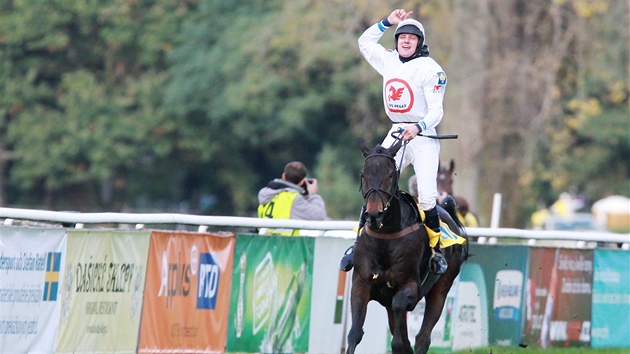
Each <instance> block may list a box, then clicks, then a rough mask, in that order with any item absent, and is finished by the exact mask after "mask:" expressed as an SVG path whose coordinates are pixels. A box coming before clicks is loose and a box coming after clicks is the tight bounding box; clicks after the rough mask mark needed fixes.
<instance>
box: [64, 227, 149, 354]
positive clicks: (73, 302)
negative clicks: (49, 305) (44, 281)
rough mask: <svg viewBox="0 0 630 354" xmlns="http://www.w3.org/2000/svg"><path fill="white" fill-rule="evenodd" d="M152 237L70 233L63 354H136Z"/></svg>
mask: <svg viewBox="0 0 630 354" xmlns="http://www.w3.org/2000/svg"><path fill="white" fill-rule="evenodd" d="M148 246H149V232H140V231H105V230H68V247H67V248H68V253H67V257H66V269H65V275H64V278H63V284H62V293H61V306H62V307H61V319H60V324H59V338H58V340H57V350H56V351H57V352H58V353H76V352H116V353H135V351H136V347H137V345H138V328H139V325H140V314H141V310H142V307H141V306H142V295H143V289H144V276H145V272H146V261H147V251H148Z"/></svg>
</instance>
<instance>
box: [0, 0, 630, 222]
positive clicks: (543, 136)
mask: <svg viewBox="0 0 630 354" xmlns="http://www.w3.org/2000/svg"><path fill="white" fill-rule="evenodd" d="M602 4H603V5H602ZM406 5H407V8H409V9H412V10H414V12H415V13H416V14H417V15H418V16H420V17H421V19H422V21H423V23H424V24H425V27H427V30H428V31H429V32H428V33H429V34H428V38H429V41H430V44H431V45H432V48H438V50H435V51H434V50H432V55H434V56H436V58H438V61H439V62H441V63H443V64H444V65H448V64H449V63H450V62H453V61H455V60H453V59H454V58H452V57H450V55H451V54H450V53H451V52H453V53H457V51H456V50H458V48H455V47H454V45H453V41H452V36H454V35H456V34H457V32H456V31H455V30H454V25H453V24H452V22H451V21H449V20H450V19H452V18H453V16H454V14H455V13H457V12H458V11H459V12H461V11H462V9H461V8H460V7H461V6H464V5H462V4H458V3H451V2H447V3H445V2H441V1H437V0H431V1H428V2H423V4H417V3H407V4H406ZM574 5H575V6H574ZM604 5H605V6H604ZM527 6H528V9H532V10H533V9H538V10H540V9H543V10H544V9H547V8H545V7H544V6H556V5H554V4H552V5H549V4H548V3H545V4H533V3H532V4H528V5H527ZM558 6H563V10H564V12H563V13H570V14H573V13H575V14H577V20H579V21H583V23H580V25H582V24H583V26H581V27H580V26H578V27H575V28H578V29H582V28H585V30H583V32H580V33H581V35H584V36H596V38H590V39H588V38H587V40H586V42H587V43H589V45H590V46H591V47H592V48H593V49H592V51H590V52H586V50H583V51H581V49H580V48H581V47H580V46H571V47H570V48H571V49H572V50H569V51H568V52H567V53H565V55H563V56H562V57H558V58H555V59H554V60H555V62H554V63H555V65H559V66H560V69H559V70H558V79H557V81H558V82H557V83H556V85H555V90H556V91H555V94H557V97H556V99H555V101H554V103H553V105H554V106H553V108H554V109H550V110H549V111H550V112H551V113H550V117H546V119H547V121H546V123H547V124H546V125H545V126H543V127H540V128H538V129H539V131H538V133H540V134H536V136H538V138H539V139H538V142H539V144H538V148H537V149H535V150H536V151H535V154H536V155H535V158H534V159H533V162H532V164H531V165H532V166H533V169H531V170H530V171H526V172H525V173H522V174H521V176H522V177H521V180H519V181H518V183H520V184H519V186H525V187H527V190H529V191H532V192H531V193H524V194H526V195H525V196H524V198H525V199H526V200H525V201H524V205H525V207H524V210H527V208H528V207H529V208H530V209H532V206H533V205H535V204H536V203H537V202H538V201H540V200H545V201H547V200H546V199H549V201H552V200H553V198H554V196H555V195H557V194H559V193H560V192H562V191H566V190H571V191H573V190H574V191H578V192H580V193H584V194H586V195H588V197H589V198H592V199H595V198H599V197H601V196H604V195H605V194H607V193H616V194H623V193H620V190H621V191H627V185H628V180H629V177H628V176H629V175H630V172H629V171H628V169H629V167H628V166H630V161H629V159H630V157H629V156H628V154H629V152H628V151H629V146H628V144H629V141H630V139H629V137H628V132H629V129H627V127H628V121H627V116H628V114H629V112H628V108H627V102H628V97H627V96H628V91H629V88H628V83H627V80H624V79H620V78H627V76H628V72H627V67H628V65H627V64H628V48H627V46H625V47H624V46H623V45H617V46H615V45H611V43H612V44H615V43H626V42H627V41H626V40H627V37H628V35H627V19H626V18H625V17H624V16H625V15H624V14H626V13H627V11H625V12H624V10H625V9H627V5H624V4H623V2H614V3H611V4H606V3H605V2H600V1H594V2H584V3H579V4H578V3H567V4H564V3H563V4H560V5H558ZM392 7H393V6H392V5H391V4H390V3H389V2H382V3H371V2H365V1H359V0H352V1H340V0H323V1H311V0H295V1H280V0H247V1H245V0H232V1H222V0H209V1H198V0H189V1H179V0H157V1H153V0H151V1H149V0H138V1H132V2H129V1H121V0H107V1H101V2H94V1H89V0H51V1H39V2H37V1H35V2H32V1H31V2H29V1H9V2H0V162H1V163H0V174H1V175H2V176H5V177H9V179H8V182H7V184H6V185H0V197H2V195H3V194H4V193H5V192H6V191H8V198H6V203H7V204H9V205H24V204H26V203H28V206H29V207H46V208H51V209H56V208H59V207H61V206H63V207H64V208H73V209H77V210H90V211H95V210H100V209H102V210H108V211H116V210H119V209H123V208H131V209H133V210H145V211H164V210H177V211H185V212H202V213H213V214H225V215H248V216H253V215H254V214H255V210H256V206H257V201H256V194H257V191H258V190H259V189H260V188H261V187H262V186H264V185H265V184H266V183H267V182H268V181H269V180H270V179H273V178H276V177H279V176H280V174H281V172H282V168H283V167H284V165H285V164H286V163H287V162H289V161H293V160H301V161H303V162H304V163H305V164H306V165H307V166H308V168H309V170H310V171H311V174H312V175H313V177H316V178H318V179H319V181H320V183H319V191H320V193H321V194H322V196H323V197H324V199H325V201H326V204H327V206H328V213H329V216H331V217H332V218H336V219H342V218H344V219H356V217H357V212H358V210H359V207H360V205H361V203H362V199H361V195H360V193H359V192H358V183H359V180H358V173H359V172H358V171H359V168H360V166H361V162H362V158H361V155H360V151H359V149H358V147H357V143H356V140H357V137H362V138H364V139H366V141H368V142H369V143H372V144H373V143H376V142H380V140H381V139H382V137H383V134H384V133H385V132H386V131H387V128H388V126H389V121H388V120H387V119H386V118H385V114H384V112H383V107H382V92H381V85H382V82H381V78H380V76H379V75H378V74H377V73H376V72H375V71H374V70H373V69H372V68H371V67H370V66H369V65H368V64H367V63H366V62H365V60H363V58H362V57H361V55H360V53H359V51H358V49H357V43H356V40H357V38H358V36H359V34H360V33H361V32H362V31H363V30H364V29H365V28H366V27H367V26H369V25H371V24H372V23H374V22H375V21H377V20H378V19H380V18H382V17H384V16H385V15H387V14H388V13H389V11H391V8H392ZM509 8H510V7H509V6H502V7H498V8H497V11H501V10H505V9H509ZM548 12H549V11H543V13H548ZM532 13H533V11H532ZM512 15H515V14H512ZM521 15H523V16H525V14H521ZM515 16H516V15H515ZM567 18H570V19H573V20H575V21H577V20H576V19H575V18H576V17H575V16H569V17H567ZM543 20H544V19H543ZM565 20H566V19H565ZM541 21H542V20H541ZM567 21H568V20H567ZM486 22H487V21H486ZM523 22H526V21H523ZM609 23H620V24H623V25H620V26H610V25H609ZM569 25H571V23H567V24H566V26H567V27H569ZM563 26H564V24H563ZM535 27H536V28H540V29H541V33H547V34H548V32H544V29H545V28H550V27H545V26H535ZM515 32H517V31H515ZM480 36H481V37H483V34H482V35H480ZM530 36H531V37H528V38H534V37H536V35H534V34H530ZM567 37H568V38H570V36H567ZM576 38H578V36H577V35H576ZM548 39H549V43H551V42H550V41H551V39H552V38H551V36H549V38H548ZM537 40H538V39H537ZM540 40H541V41H543V40H545V38H543V39H540ZM576 41H577V40H576ZM382 43H383V44H384V45H385V46H387V47H391V44H392V37H391V33H389V32H388V33H386V34H385V36H384V37H383V40H382ZM505 43H510V46H511V45H512V44H511V42H509V41H507V40H506V41H505ZM549 43H543V44H545V45H547V44H549ZM582 43H583V42H582ZM537 44H538V43H537ZM534 47H536V46H534ZM475 48H476V47H475ZM515 48H519V47H518V46H515ZM523 48H526V47H525V46H524V47H523ZM540 48H543V49H545V48H551V49H553V48H552V47H551V44H549V46H547V47H545V46H540ZM574 48H575V49H574ZM545 50H546V49H545ZM515 53H517V52H515ZM543 54H544V53H543ZM541 55H542V54H541ZM500 56H501V54H500V53H499V55H498V56H495V57H493V58H495V59H496V58H498V57H500ZM520 57H521V56H519V55H514V58H520ZM531 57H532V58H537V57H539V56H538V55H532V56H531ZM504 59H505V60H503V59H502V60H497V62H503V61H508V62H509V63H510V64H512V65H514V66H518V65H526V64H523V63H526V62H525V61H518V60H517V59H513V58H511V57H510V56H506V57H505V58H504ZM511 60H512V61H511ZM455 62H456V61H455ZM490 62H492V63H493V61H490ZM517 64H518V65H517ZM532 65H533V64H532ZM490 69H493V70H496V68H490ZM490 69H489V70H490ZM499 71H500V72H502V73H505V71H501V70H499ZM533 71H535V70H533ZM489 72H490V73H491V74H492V73H493V71H491V70H490V71H489ZM450 78H451V77H449V79H450ZM453 79H454V80H453V83H454V84H455V85H456V84H457V77H453ZM510 80H511V79H510ZM512 81H514V80H512ZM512 81H511V82H512ZM496 82H499V80H496ZM532 82H533V85H536V84H537V82H536V81H532ZM494 83H495V82H493V84H494ZM479 87H481V88H483V86H482V85H480V86H479ZM498 87H500V85H499V86H498ZM510 87H511V86H506V87H505V89H503V90H502V91H501V92H508V93H509V91H510ZM487 89H492V85H489V87H487ZM484 90H486V88H484ZM531 92H533V93H535V92H536V90H532V91H531ZM495 95H496V92H495V93H492V94H490V95H488V96H489V97H487V98H485V101H484V102H481V103H480V106H482V107H486V108H484V109H485V110H486V111H484V112H483V113H484V114H486V113H487V114H488V116H489V117H490V120H488V121H487V122H486V123H488V122H489V123H488V126H489V127H497V130H496V132H497V133H498V134H496V135H497V136H498V138H496V139H497V140H493V138H494V137H493V136H492V135H493V134H489V136H484V137H479V138H478V139H484V141H483V142H482V143H480V144H479V145H480V146H481V148H480V149H481V151H482V152H480V154H482V155H484V156H497V155H498V156H501V157H503V155H507V158H506V159H505V163H506V165H507V166H517V165H519V159H520V158H521V157H522V156H521V155H519V154H520V153H521V152H522V149H521V148H522V144H520V143H516V144H515V143H513V141H514V140H512V139H511V137H517V139H516V140H517V141H519V142H521V141H523V140H524V139H523V136H527V132H528V130H527V126H525V125H522V124H517V123H518V122H517V123H514V122H512V121H510V122H511V123H506V122H507V118H505V117H512V116H514V117H522V116H527V117H529V116H531V115H532V114H531V112H532V110H530V111H525V112H512V111H511V110H512V109H516V108H518V107H520V106H519V105H518V104H511V98H510V97H507V98H505V102H507V103H506V104H504V105H503V106H501V105H497V106H498V107H495V103H496V102H499V101H500V100H499V99H497V98H496V97H495ZM531 102H532V105H534V106H537V105H538V102H542V100H541V99H539V98H537V97H532V99H531ZM540 105H542V103H540ZM447 109H448V108H447ZM534 111H535V112H537V111H536V110H534ZM497 117H501V118H500V119H499V118H497ZM503 120H505V121H506V122H504V121H503ZM499 123H500V124H499ZM512 123H514V124H512ZM500 127H502V128H500ZM619 127H626V129H620V128H619ZM478 139H477V140H478ZM496 141H501V142H502V143H501V145H500V147H501V149H502V151H501V152H497V153H494V150H496V144H495V142H496ZM505 142H512V143H505ZM534 145H536V144H534ZM504 147H505V149H503V148H504ZM466 148H467V147H464V149H466ZM502 161H503V160H502ZM483 167H484V166H483V165H480V166H478V168H479V169H482V168H483ZM506 169H509V170H510V172H511V173H512V174H507V175H502V176H501V178H502V180H503V181H508V180H509V181H510V183H512V184H514V183H517V182H515V181H514V179H513V178H510V177H512V176H514V175H517V176H518V173H519V171H518V170H516V169H515V168H511V167H508V168H506ZM406 172H407V174H409V173H408V172H409V171H406ZM521 172H522V171H521ZM488 173H496V172H495V170H492V171H491V172H488ZM481 178H482V179H483V178H484V177H483V175H482V177H481ZM486 180H489V181H492V179H491V178H486ZM401 187H402V188H406V186H405V185H403V186H401ZM624 187H625V188H624ZM512 189H513V190H518V189H519V188H512ZM73 195H79V197H76V199H82V201H80V202H77V201H76V200H75V199H72V198H73ZM506 199H508V198H506ZM2 200H5V199H4V198H0V201H2ZM74 203H80V204H74ZM519 203H520V201H519Z"/></svg>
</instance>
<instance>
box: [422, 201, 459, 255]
mask: <svg viewBox="0 0 630 354" xmlns="http://www.w3.org/2000/svg"><path fill="white" fill-rule="evenodd" d="M418 211H420V217H421V218H422V220H424V210H422V209H420V208H418ZM427 231H428V232H429V239H430V246H431V247H435V244H436V243H437V242H432V241H433V240H432V239H431V235H433V234H435V232H433V230H430V229H429V228H427ZM440 231H441V233H440V248H446V247H450V246H452V245H463V244H464V242H466V239H465V238H463V237H461V236H460V235H458V234H456V233H455V232H454V231H453V230H451V229H450V228H449V227H448V225H447V224H446V223H445V222H444V221H442V220H440Z"/></svg>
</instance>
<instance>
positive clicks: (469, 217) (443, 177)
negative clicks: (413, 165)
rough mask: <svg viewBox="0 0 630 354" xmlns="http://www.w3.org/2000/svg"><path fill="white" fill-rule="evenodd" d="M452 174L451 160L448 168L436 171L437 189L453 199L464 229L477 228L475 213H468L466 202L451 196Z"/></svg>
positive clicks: (453, 162)
mask: <svg viewBox="0 0 630 354" xmlns="http://www.w3.org/2000/svg"><path fill="white" fill-rule="evenodd" d="M453 172H455V161H454V160H452V159H451V163H450V165H449V168H448V169H447V168H446V167H444V166H442V164H440V168H439V169H438V175H437V188H438V190H439V191H441V192H446V193H447V194H449V195H451V196H452V197H453V199H455V203H456V204H457V210H458V211H459V214H460V215H458V219H459V221H461V223H462V224H463V225H464V226H465V227H479V218H478V217H477V215H475V213H473V212H472V211H470V206H469V205H468V201H467V200H466V199H465V198H464V197H461V196H457V195H455V194H453Z"/></svg>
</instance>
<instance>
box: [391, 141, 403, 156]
mask: <svg viewBox="0 0 630 354" xmlns="http://www.w3.org/2000/svg"><path fill="white" fill-rule="evenodd" d="M401 146H402V139H398V141H396V144H394V146H392V147H390V148H389V149H388V150H389V153H390V154H392V156H396V153H397V152H398V150H399V149H400V147H401Z"/></svg>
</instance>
